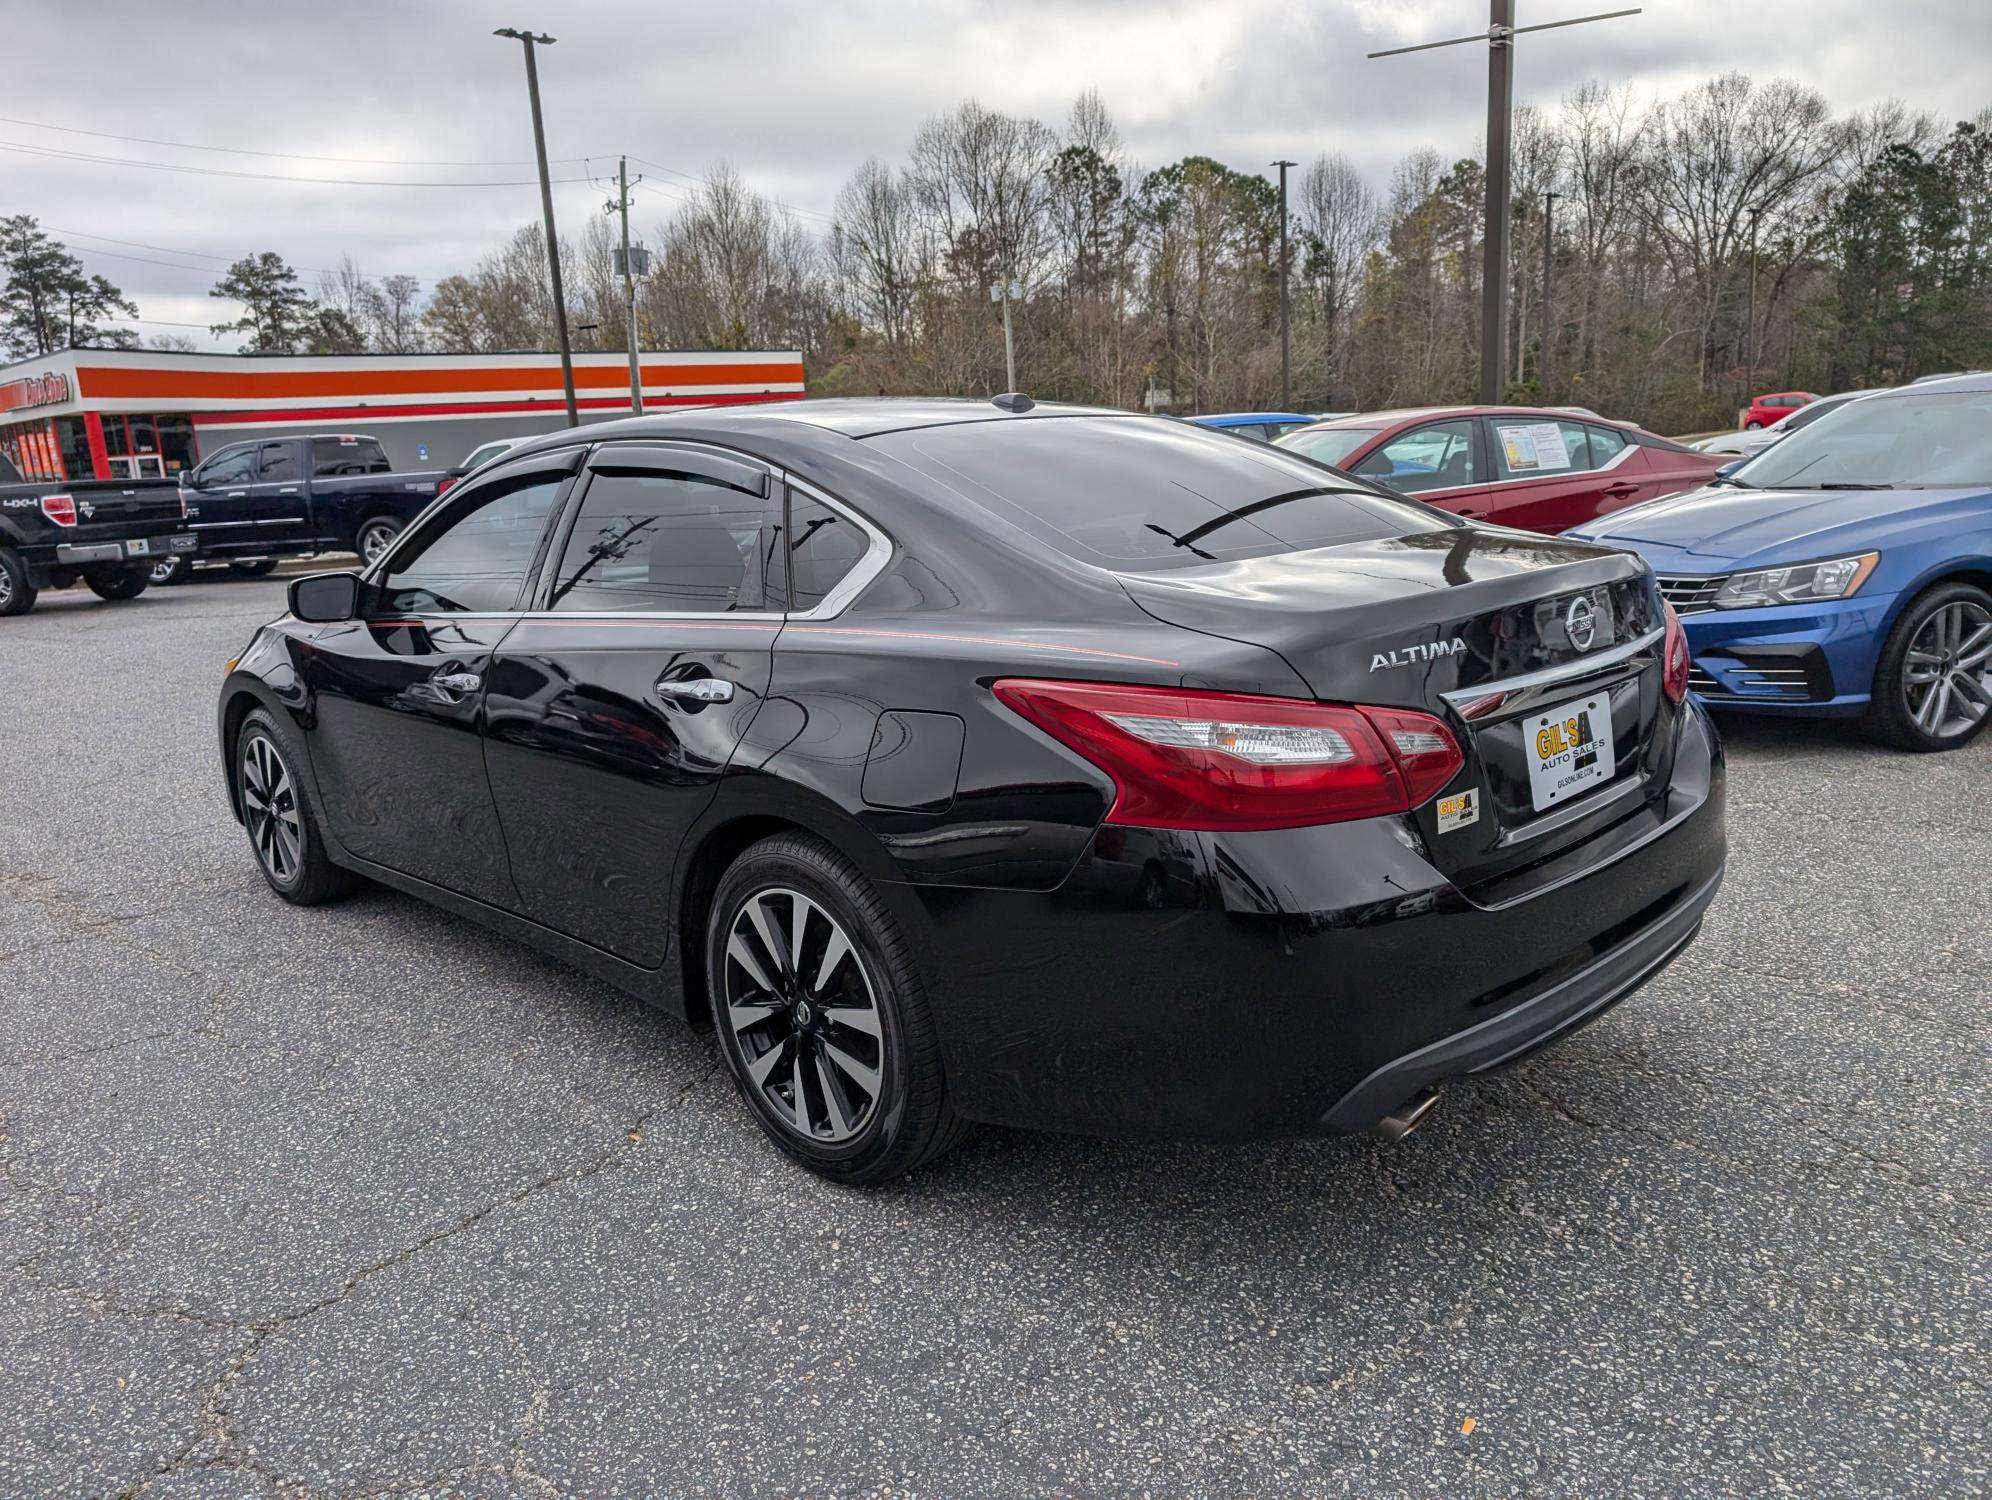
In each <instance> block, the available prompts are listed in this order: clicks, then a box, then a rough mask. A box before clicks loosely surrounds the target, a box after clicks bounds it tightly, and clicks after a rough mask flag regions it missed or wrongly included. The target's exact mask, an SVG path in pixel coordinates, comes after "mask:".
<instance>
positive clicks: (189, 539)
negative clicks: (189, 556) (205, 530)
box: [166, 536, 200, 552]
mask: <svg viewBox="0 0 1992 1500" xmlns="http://www.w3.org/2000/svg"><path fill="white" fill-rule="evenodd" d="M166 540H167V543H168V545H169V546H171V547H172V549H173V550H174V551H175V552H191V551H193V550H194V545H195V544H196V543H197V542H198V541H199V540H200V538H199V537H194V536H174V537H168V538H167V539H166Z"/></svg>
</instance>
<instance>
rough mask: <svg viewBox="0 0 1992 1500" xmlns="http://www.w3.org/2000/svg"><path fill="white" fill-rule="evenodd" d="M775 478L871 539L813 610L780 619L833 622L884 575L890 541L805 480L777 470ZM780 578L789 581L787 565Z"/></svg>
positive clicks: (889, 558) (888, 561)
mask: <svg viewBox="0 0 1992 1500" xmlns="http://www.w3.org/2000/svg"><path fill="white" fill-rule="evenodd" d="M775 477H776V478H778V479H779V480H781V482H782V484H783V486H784V487H785V488H788V489H791V490H794V491H795V492H796V493H798V494H801V495H807V496H808V497H809V498H810V499H811V500H814V501H815V502H816V503H817V504H818V505H821V506H824V507H826V508H827V509H830V510H834V511H835V512H836V513H837V514H838V515H840V516H842V517H843V518H844V519H845V520H847V521H850V522H852V523H853V524H854V525H856V526H857V527H858V529H859V530H861V531H863V532H864V534H865V535H866V536H867V537H869V538H870V545H869V546H867V547H866V548H865V555H864V556H863V557H861V558H859V559H858V560H857V561H856V562H854V563H852V564H851V571H850V572H848V573H846V574H845V575H844V576H843V577H842V578H840V579H838V580H837V584H836V587H834V588H832V589H831V590H830V592H829V593H827V594H825V595H824V596H823V598H822V599H821V600H820V601H819V602H818V603H817V605H816V607H815V608H813V609H808V610H803V611H802V612H800V613H788V614H784V615H783V616H782V618H784V619H788V620H834V619H836V618H837V616H838V615H840V614H842V613H843V612H844V609H845V607H846V606H847V605H849V604H850V603H851V601H852V600H854V599H856V598H857V597H858V595H859V594H862V593H863V592H864V591H865V590H866V589H867V588H868V587H870V586H871V584H872V583H873V581H874V580H876V579H877V578H878V576H879V574H881V573H883V572H884V571H885V570H886V567H887V566H888V565H889V564H890V563H891V562H892V538H891V537H889V536H887V535H886V534H885V532H884V531H883V530H881V529H880V528H879V527H877V526H875V525H874V524H873V523H872V522H871V520H870V519H869V518H867V517H865V516H862V515H859V514H858V512H856V511H855V510H852V509H851V507H850V506H848V505H845V504H844V503H843V502H842V501H840V500H836V499H834V498H832V497H831V496H829V495H827V494H825V493H824V492H823V491H822V490H820V489H818V488H817V487H816V486H815V485H813V484H811V483H809V482H808V481H807V480H804V479H798V478H796V476H795V475H793V474H791V473H789V472H788V471H787V470H786V469H776V470H775ZM784 503H786V502H784ZM782 577H783V579H784V581H786V580H787V578H788V568H787V566H786V565H784V566H783V568H782Z"/></svg>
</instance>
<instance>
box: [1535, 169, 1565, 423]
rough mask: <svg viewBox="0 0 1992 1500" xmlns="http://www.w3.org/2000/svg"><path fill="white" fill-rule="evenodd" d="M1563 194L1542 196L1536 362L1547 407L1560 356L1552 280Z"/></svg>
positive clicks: (1538, 380)
mask: <svg viewBox="0 0 1992 1500" xmlns="http://www.w3.org/2000/svg"><path fill="white" fill-rule="evenodd" d="M1562 196H1563V195H1562V194H1561V193H1553V192H1544V194H1543V195H1542V353H1541V354H1540V355H1539V356H1538V357H1537V359H1536V383H1537V384H1538V385H1540V386H1541V387H1542V399H1543V404H1544V405H1548V404H1549V367H1550V362H1551V361H1552V360H1553V359H1554V358H1555V355H1556V320H1555V319H1554V318H1552V317H1551V316H1550V308H1551V303H1550V300H1549V278H1550V274H1551V272H1552V270H1553V269H1554V268H1555V265H1556V200H1557V199H1558V198H1561V197H1562Z"/></svg>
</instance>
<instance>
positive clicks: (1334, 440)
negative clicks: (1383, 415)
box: [1280, 427, 1381, 465]
mask: <svg viewBox="0 0 1992 1500" xmlns="http://www.w3.org/2000/svg"><path fill="white" fill-rule="evenodd" d="M1380 430H1381V429H1379V428H1375V427H1323V428H1319V429H1317V430H1316V431H1313V432H1309V431H1308V430H1307V429H1306V428H1304V427H1303V428H1302V429H1301V430H1300V431H1298V432H1289V433H1288V434H1287V435H1286V436H1285V437H1283V438H1281V439H1280V446H1281V447H1282V448H1291V449H1292V450H1293V451H1294V452H1295V453H1304V454H1306V455H1307V457H1309V458H1311V459H1313V460H1314V461H1315V462H1316V463H1318V464H1337V465H1339V464H1340V463H1341V462H1342V460H1343V459H1345V458H1347V457H1348V456H1349V455H1350V454H1351V453H1354V452H1355V451H1356V450H1357V449H1358V448H1360V447H1362V445H1363V444H1364V443H1367V442H1368V441H1369V440H1370V439H1371V438H1373V437H1375V436H1376V435H1377V433H1378V431H1380Z"/></svg>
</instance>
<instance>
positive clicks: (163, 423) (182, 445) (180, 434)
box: [155, 417, 199, 474]
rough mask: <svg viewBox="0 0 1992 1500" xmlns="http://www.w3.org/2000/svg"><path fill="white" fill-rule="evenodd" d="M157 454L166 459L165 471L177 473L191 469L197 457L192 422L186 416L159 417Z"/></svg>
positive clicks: (197, 460)
mask: <svg viewBox="0 0 1992 1500" xmlns="http://www.w3.org/2000/svg"><path fill="white" fill-rule="evenodd" d="M155 425H156V426H157V427H158V429H159V456H160V457H161V458H163V459H165V460H166V472H167V473H168V474H177V473H179V472H180V471H181V470H182V469H191V468H192V467H193V466H194V465H195V464H196V463H197V462H199V459H198V458H197V457H196V454H195V448H194V424H193V422H192V420H191V419H190V418H187V417H159V418H157V419H156V422H155Z"/></svg>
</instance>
